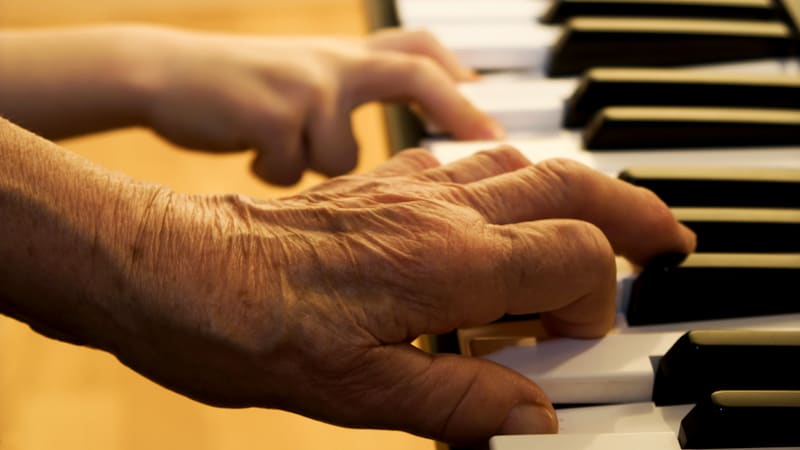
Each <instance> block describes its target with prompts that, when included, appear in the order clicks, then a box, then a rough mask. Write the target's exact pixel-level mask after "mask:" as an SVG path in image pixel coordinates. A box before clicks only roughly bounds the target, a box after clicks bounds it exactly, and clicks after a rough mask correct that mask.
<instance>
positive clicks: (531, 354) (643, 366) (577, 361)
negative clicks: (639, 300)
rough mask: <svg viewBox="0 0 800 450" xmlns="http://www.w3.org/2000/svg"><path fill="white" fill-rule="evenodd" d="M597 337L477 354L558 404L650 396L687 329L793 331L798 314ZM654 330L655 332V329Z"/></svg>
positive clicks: (639, 329) (628, 330) (622, 329)
mask: <svg viewBox="0 0 800 450" xmlns="http://www.w3.org/2000/svg"><path fill="white" fill-rule="evenodd" d="M618 319H620V320H621V322H622V323H621V326H619V327H617V329H615V330H614V333H613V334H610V335H608V336H606V337H603V338H600V339H570V338H557V339H548V340H543V341H540V342H535V341H534V342H533V343H529V344H525V345H516V346H512V347H506V348H503V349H501V350H498V351H496V352H493V353H490V354H487V355H484V356H483V357H484V358H486V359H488V360H490V361H494V362H496V363H498V364H500V365H502V366H505V367H508V368H510V369H513V370H515V371H517V372H519V373H521V374H522V375H524V376H526V377H528V378H530V379H532V380H534V381H535V382H536V383H537V384H538V385H539V386H540V387H541V388H542V389H543V390H544V392H545V393H546V394H547V395H548V397H549V398H550V400H551V401H552V402H553V403H558V404H577V403H581V404H601V403H608V404H612V403H632V402H645V401H648V400H650V398H651V396H652V392H653V383H654V380H655V370H654V367H655V365H657V362H658V360H659V358H660V357H661V356H663V355H664V354H665V353H666V352H667V351H668V350H669V349H670V348H671V347H672V345H673V344H674V343H675V342H676V341H677V340H678V339H679V338H680V337H681V336H682V335H683V333H684V332H686V331H688V330H691V329H701V328H705V329H709V328H717V329H731V328H748V329H763V330H798V329H800V314H785V315H780V316H764V317H751V318H743V319H733V320H715V321H698V322H684V323H680V324H670V325H669V326H659V327H650V326H645V327H627V326H625V325H624V319H622V318H621V317H618ZM656 330H657V331H656Z"/></svg>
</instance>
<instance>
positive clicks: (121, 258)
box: [0, 119, 162, 347]
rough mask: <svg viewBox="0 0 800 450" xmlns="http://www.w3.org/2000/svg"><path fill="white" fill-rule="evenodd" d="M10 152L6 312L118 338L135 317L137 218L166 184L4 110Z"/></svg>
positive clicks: (1, 193)
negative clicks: (132, 277) (132, 274)
mask: <svg viewBox="0 0 800 450" xmlns="http://www.w3.org/2000/svg"><path fill="white" fill-rule="evenodd" d="M0 154H1V155H2V157H0V218H2V219H0V313H5V314H8V315H11V316H14V317H16V318H18V319H21V320H23V321H25V322H27V323H29V324H30V325H31V326H33V327H34V328H36V329H38V330H39V331H41V332H43V333H45V334H48V335H50V336H53V337H58V338H61V339H65V340H69V341H73V342H79V343H85V344H89V345H93V346H98V347H108V346H110V345H112V344H111V343H110V342H108V341H105V340H104V339H106V337H107V336H111V335H113V334H114V333H117V334H119V330H112V328H119V327H124V326H125V325H124V324H120V323H115V321H118V320H119V318H120V317H126V314H125V313H123V312H122V311H121V310H120V308H121V305H125V302H124V301H122V300H123V299H124V297H125V296H129V295H130V291H131V290H130V281H129V278H128V277H126V276H125V275H124V274H125V273H127V269H129V268H130V267H129V266H130V263H131V261H132V258H134V257H135V252H136V242H137V241H136V240H137V239H140V238H141V236H137V234H138V233H137V230H140V229H142V221H141V220H140V219H137V218H138V217H146V216H147V213H148V211H149V210H151V209H153V208H155V207H156V205H157V202H154V201H153V199H155V200H158V198H159V195H160V194H161V193H162V191H161V190H160V188H158V187H156V186H152V185H144V184H137V183H134V182H132V181H130V180H128V179H127V178H125V177H123V176H122V175H116V174H113V173H110V172H106V171H104V170H102V169H100V168H98V167H95V166H93V165H92V164H90V163H89V162H87V161H85V160H83V159H81V158H79V157H77V156H75V155H72V154H70V153H69V152H67V151H65V150H63V149H61V148H60V147H58V146H57V145H55V144H53V143H50V142H48V141H46V140H44V139H41V138H39V137H37V136H35V135H33V134H31V133H28V132H26V131H24V130H22V129H20V128H19V127H17V126H15V125H13V124H11V123H9V122H7V121H5V120H3V119H0ZM115 296H116V298H115ZM112 331H113V333H111V332H112Z"/></svg>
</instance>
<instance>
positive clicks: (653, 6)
mask: <svg viewBox="0 0 800 450" xmlns="http://www.w3.org/2000/svg"><path fill="white" fill-rule="evenodd" d="M576 16H593V17H594V16H618V17H625V16H640V17H696V18H708V19H749V20H770V19H776V18H778V17H779V16H778V11H777V10H776V9H775V7H774V5H773V3H772V2H771V1H770V0H728V1H703V0H696V1H691V2H686V1H664V0H555V1H554V2H553V3H552V4H551V6H550V8H548V10H547V11H546V12H545V13H544V14H543V15H542V17H540V21H541V22H543V23H550V24H555V23H562V22H564V21H565V20H567V19H571V18H573V17H576Z"/></svg>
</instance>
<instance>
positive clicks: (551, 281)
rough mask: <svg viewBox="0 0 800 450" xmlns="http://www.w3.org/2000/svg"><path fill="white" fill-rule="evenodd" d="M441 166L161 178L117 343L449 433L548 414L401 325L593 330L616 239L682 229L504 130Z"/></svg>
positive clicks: (623, 190) (199, 392)
mask: <svg viewBox="0 0 800 450" xmlns="http://www.w3.org/2000/svg"><path fill="white" fill-rule="evenodd" d="M437 166H438V164H437V163H436V161H435V160H434V159H433V157H432V156H431V155H430V154H428V153H426V152H424V151H407V152H403V153H401V154H400V155H399V156H397V157H395V158H394V159H392V160H391V161H389V162H388V163H385V164H384V165H383V166H381V167H379V168H378V169H376V170H375V171H373V172H372V173H369V174H366V175H359V176H348V177H342V178H335V179H332V180H330V181H328V182H325V183H323V184H322V185H320V186H319V187H317V188H315V189H313V190H311V191H308V192H305V193H303V194H300V195H296V196H293V197H289V198H285V199H282V200H276V201H269V202H257V201H255V200H252V199H247V198H243V197H212V198H207V197H200V198H198V197H183V196H179V195H177V194H174V193H161V194H160V195H159V197H160V199H159V200H154V201H153V206H152V208H153V214H150V215H149V217H150V219H151V220H148V221H145V222H144V223H142V224H141V225H140V229H139V236H140V238H139V239H138V240H137V245H135V246H134V249H133V253H134V256H133V257H132V259H131V261H132V262H131V267H132V270H133V274H134V276H133V279H134V280H136V283H135V284H134V285H133V286H132V290H130V291H127V290H126V291H125V295H126V296H129V297H131V298H135V299H137V303H136V304H135V306H134V307H133V308H132V309H131V310H129V311H128V312H127V313H126V317H128V319H126V320H129V327H128V328H129V329H130V330H131V331H132V332H133V333H134V334H136V336H135V338H133V339H131V338H130V336H128V337H126V338H125V339H123V340H118V341H116V342H115V343H114V344H113V347H114V349H113V350H112V351H114V352H115V353H116V354H117V355H118V356H119V357H120V358H121V360H122V361H124V362H125V363H127V364H129V365H130V366H131V367H133V368H134V369H136V370H138V371H140V372H142V373H143V374H145V375H147V376H149V377H151V378H152V379H154V380H156V381H158V382H159V383H162V384H164V385H166V386H168V387H170V388H172V389H174V390H177V391H179V392H182V393H184V394H186V395H189V396H191V397H193V398H196V399H198V400H200V401H203V402H208V403H211V404H216V405H224V406H237V407H238V406H267V407H278V408H284V409H287V410H291V411H295V412H298V413H301V414H304V415H308V416H311V417H315V418H318V419H321V420H325V421H330V422H333V423H337V424H342V425H348V426H358V427H380V428H393V429H402V430H407V431H410V432H412V433H416V434H420V435H424V436H430V437H433V438H436V439H440V440H444V441H447V442H455V443H462V444H464V443H466V444H478V445H479V444H481V443H482V442H485V439H487V438H488V437H489V436H491V435H494V434H498V433H504V434H506V433H521V432H555V431H556V429H557V424H556V423H555V421H554V412H553V410H552V406H551V405H550V403H549V401H548V400H547V398H546V396H545V395H544V394H543V393H542V392H541V391H540V390H539V388H538V387H537V386H536V385H535V384H534V383H533V382H531V381H529V380H527V379H525V378H524V377H522V376H520V375H519V374H516V373H514V372H512V371H510V370H508V369H505V368H502V367H500V366H498V365H495V364H493V363H491V362H488V361H484V360H479V359H472V358H468V357H464V356H455V355H429V354H426V353H424V352H422V351H421V350H418V349H416V348H415V347H413V346H412V345H411V344H410V342H411V341H412V340H413V339H414V338H416V337H417V336H420V335H421V334H426V333H442V332H446V331H449V330H452V329H454V328H456V327H462V326H470V325H476V324H483V323H487V322H490V321H492V320H494V319H497V318H498V317H500V316H501V315H502V314H504V313H510V314H522V313H532V312H542V313H543V320H544V323H545V325H546V326H547V327H548V328H549V330H550V331H551V332H553V333H556V334H561V335H567V336H578V337H597V336H602V335H603V334H604V333H606V332H607V331H608V330H609V329H610V327H611V326H612V325H613V320H614V289H615V264H614V253H615V251H616V252H617V253H620V254H623V255H626V256H627V257H629V258H630V259H631V260H633V261H634V262H639V263H641V262H644V261H646V260H648V259H649V258H650V257H652V256H654V255H657V254H660V253H664V252H683V253H686V252H689V251H691V250H692V248H693V245H694V236H693V235H692V234H691V233H690V232H688V231H687V230H686V229H684V228H683V227H682V226H680V225H678V224H677V222H675V220H674V219H673V218H672V216H671V214H670V213H669V210H668V209H667V208H666V206H665V205H664V204H663V203H661V202H660V201H659V200H658V199H657V198H656V197H655V196H654V195H653V194H652V193H650V192H649V191H645V190H643V189H640V188H635V187H632V186H630V185H626V184H625V183H623V182H621V181H618V180H614V179H611V178H609V177H606V176H604V175H602V174H599V173H597V172H594V171H591V170H589V169H587V168H585V167H583V166H581V165H579V164H577V163H574V162H571V161H566V160H564V161H561V160H553V161H547V162H543V163H539V164H536V165H530V164H529V163H528V162H527V161H526V160H525V159H524V158H523V157H522V156H521V155H520V154H519V153H518V152H516V151H515V150H513V149H509V148H505V149H500V150H497V151H494V152H485V153H481V154H479V155H477V156H474V157H471V158H468V159H465V160H462V161H460V162H456V163H454V164H451V165H449V166H444V167H437ZM163 224H168V226H164V225H163ZM142 324H147V326H146V327H144V328H143V327H142ZM520 405H522V406H531V408H524V407H523V408H521V409H516V410H515V409H514V407H515V406H520ZM512 410H513V411H514V412H513V413H512Z"/></svg>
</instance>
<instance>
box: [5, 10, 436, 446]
mask: <svg viewBox="0 0 800 450" xmlns="http://www.w3.org/2000/svg"><path fill="white" fill-rule="evenodd" d="M111 21H128V22H130V21H143V22H157V23H163V24H170V25H177V26H183V27H189V28H195V29H204V30H216V31H223V32H233V33H263V34H339V35H361V34H364V33H365V32H366V28H367V27H366V23H365V19H364V13H363V11H362V9H361V3H360V0H227V1H218V0H105V1H103V0H78V1H75V0H0V27H3V28H10V27H39V26H52V25H77V24H86V23H100V22H111ZM355 129H356V135H357V137H358V139H359V142H360V144H361V148H362V153H361V161H360V163H359V167H358V169H357V171H364V170H368V169H369V168H371V167H374V166H375V165H376V164H378V163H380V162H381V161H383V160H385V159H386V157H387V154H388V149H387V144H386V140H385V129H384V126H383V121H382V116H381V113H380V110H379V107H378V106H377V105H367V106H365V107H362V108H361V109H359V110H358V111H357V112H356V114H355ZM62 144H63V145H64V146H66V147H67V148H69V149H71V150H73V151H75V152H77V153H80V154H82V155H85V156H86V157H87V158H89V159H91V160H94V161H96V162H97V163H99V164H101V165H103V166H106V167H109V168H111V169H113V170H117V171H120V172H124V173H127V174H129V175H131V176H134V177H136V178H139V179H144V180H150V181H154V182H158V183H161V184H164V185H167V186H170V187H172V188H173V189H175V190H178V191H181V192H187V193H227V192H239V193H243V194H246V195H251V196H257V197H277V196H282V195H286V194H290V193H292V192H296V191H297V190H299V189H303V188H305V187H308V186H311V185H314V184H316V183H318V182H320V181H321V180H323V178H322V177H321V176H319V175H315V174H307V175H306V176H305V177H304V178H303V180H302V181H301V183H300V184H299V185H297V186H294V187H292V188H276V187H273V186H269V185H266V184H264V183H262V182H261V181H259V180H257V179H255V178H254V177H253V176H251V175H250V174H249V172H248V165H249V162H250V160H251V158H252V155H251V154H249V153H243V154H233V155H224V156H219V155H208V154H200V153H194V152H189V151H186V150H182V149H179V148H176V147H173V146H171V145H169V144H167V143H165V142H164V141H162V140H161V139H159V138H158V137H156V136H154V135H153V134H152V133H150V132H149V131H147V130H141V129H130V130H121V131H114V132H110V133H104V134H101V135H96V136H90V137H84V138H80V139H72V140H68V141H65V142H62ZM258 448H264V449H287V450H288V449H295V450H304V449H315V450H326V449H348V450H359V449H364V450H367V449H369V450H374V449H382V450H392V449H405V450H415V449H432V448H434V444H433V442H431V441H428V440H424V439H421V438H417V437H413V436H410V435H408V434H405V433H400V432H388V431H371V430H350V429H344V428H339V427H334V426H331V425H327V424H322V423H318V422H314V421H312V420H309V419H306V418H303V417H299V416H296V415H293V414H289V413H285V412H281V411H271V410H258V409H246V410H226V409H219V408H212V407H208V406H204V405H201V404H199V403H196V402H193V401H191V400H188V399H186V398H184V397H181V396H179V395H177V394H173V393H172V392H170V391H167V390H166V389H163V388H161V387H159V386H157V385H155V384H154V383H152V382H150V381H148V380H146V379H144V378H143V377H141V376H139V375H137V374H135V373H134V372H132V371H131V370H129V369H127V368H126V367H124V366H122V365H121V364H119V363H118V362H117V361H116V359H114V358H113V357H112V356H110V355H107V354H105V353H102V352H99V351H95V350H89V349H85V348H81V347H75V346H70V345H67V344H62V343H59V342H55V341H51V340H48V339H46V338H43V337H41V336H39V335H38V334H36V333H34V332H32V331H30V330H29V329H28V328H27V327H26V326H24V325H22V324H20V323H18V322H15V321H13V320H10V319H7V318H4V317H0V449H1V450H94V449H98V450H99V449H103V450H161V449H165V450H166V449H170V450H175V449H191V450H252V449H258Z"/></svg>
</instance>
